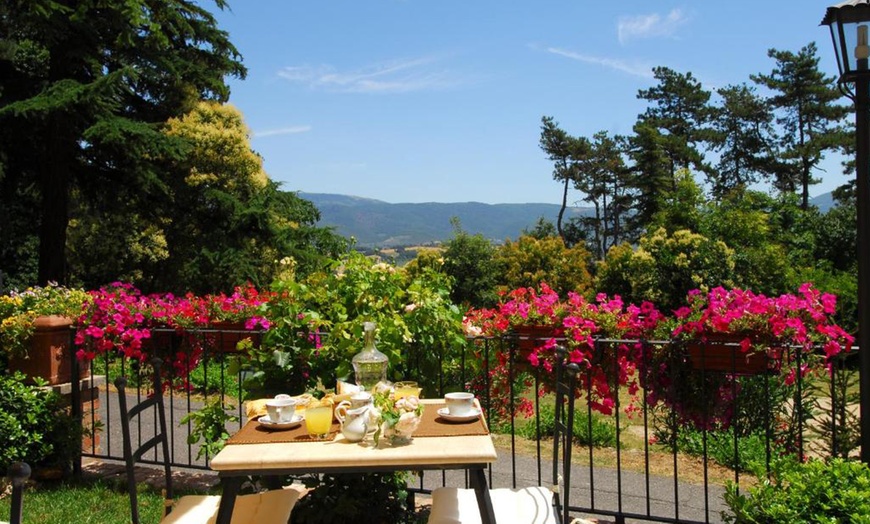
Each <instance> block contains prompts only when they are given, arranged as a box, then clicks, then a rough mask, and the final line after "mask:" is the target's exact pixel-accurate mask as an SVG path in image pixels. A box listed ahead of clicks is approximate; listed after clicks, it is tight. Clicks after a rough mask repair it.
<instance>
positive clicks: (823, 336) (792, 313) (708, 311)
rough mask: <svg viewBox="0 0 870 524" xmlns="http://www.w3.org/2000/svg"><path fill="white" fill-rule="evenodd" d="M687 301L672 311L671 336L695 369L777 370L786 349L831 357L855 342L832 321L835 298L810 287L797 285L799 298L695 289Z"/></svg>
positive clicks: (750, 292) (731, 370)
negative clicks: (814, 351) (683, 346)
mask: <svg viewBox="0 0 870 524" xmlns="http://www.w3.org/2000/svg"><path fill="white" fill-rule="evenodd" d="M687 301H688V305H687V306H684V307H681V308H679V309H678V310H677V311H675V318H676V322H677V323H676V326H675V327H674V329H673V331H672V335H673V338H674V339H676V340H680V341H683V342H684V343H685V347H686V348H687V350H688V353H689V355H688V356H689V362H690V363H691V364H692V365H693V366H694V367H695V368H696V369H704V370H709V371H723V372H730V373H734V374H752V373H759V372H766V371H769V370H771V371H776V370H778V369H780V368H781V366H782V363H783V359H786V358H788V357H789V356H790V355H788V352H789V350H790V349H793V350H796V351H800V352H803V353H806V354H808V353H811V352H812V351H813V350H814V349H815V348H822V350H823V351H824V354H825V358H826V359H830V358H831V357H834V356H836V355H838V354H840V353H841V352H843V351H849V350H850V349H851V347H852V343H853V342H854V338H853V337H852V336H851V335H849V334H848V333H846V331H845V330H844V329H842V328H841V327H840V326H838V325H837V324H836V323H834V321H833V314H834V313H835V311H836V303H837V299H836V297H835V296H834V295H832V294H829V293H821V292H820V291H818V290H817V289H815V288H814V287H813V286H812V284H809V283H806V284H803V285H801V286H800V289H799V292H798V294H783V295H780V296H778V297H767V296H765V295H763V294H756V293H753V292H752V291H749V290H744V289H731V290H726V289H724V288H721V287H717V288H715V289H713V290H711V291H710V292H709V293H706V294H705V293H701V292H700V291H699V290H693V291H691V292H689V294H688V299H687ZM784 352H785V353H784ZM792 358H794V356H793V355H792ZM792 378H793V377H792Z"/></svg>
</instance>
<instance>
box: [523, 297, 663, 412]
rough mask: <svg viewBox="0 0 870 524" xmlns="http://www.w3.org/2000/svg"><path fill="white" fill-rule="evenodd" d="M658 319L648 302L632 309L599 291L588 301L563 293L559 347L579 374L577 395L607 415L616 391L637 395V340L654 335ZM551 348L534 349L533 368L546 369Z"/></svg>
mask: <svg viewBox="0 0 870 524" xmlns="http://www.w3.org/2000/svg"><path fill="white" fill-rule="evenodd" d="M663 318H664V316H663V315H662V314H661V313H660V312H659V311H658V310H657V309H656V308H655V306H654V305H653V304H652V303H650V302H644V303H643V304H641V305H640V306H636V305H634V304H625V303H624V302H623V301H622V298H621V297H619V296H618V295H615V296H613V297H610V296H608V295H606V294H604V293H599V294H598V295H596V297H595V300H594V301H589V300H586V299H585V298H584V297H583V296H581V295H579V294H577V293H569V294H568V299H567V300H566V302H565V317H564V319H563V320H562V330H563V332H564V341H563V345H564V346H565V348H566V349H567V350H568V352H569V353H568V360H569V361H570V362H573V363H576V364H578V365H579V366H580V368H581V370H583V372H581V373H580V375H579V376H578V382H579V384H580V390H581V391H580V392H582V393H584V394H585V395H586V397H587V401H588V402H589V405H590V406H591V407H592V409H594V410H596V411H598V412H600V413H603V414H606V415H610V414H612V413H613V410H614V408H615V405H616V395H617V390H618V388H619V387H626V388H627V389H628V392H629V394H630V395H631V396H632V397H635V396H636V395H637V393H638V391H639V389H640V387H639V382H638V373H637V371H638V366H639V365H640V363H641V362H642V360H643V357H644V355H643V350H644V346H643V344H642V343H640V342H639V340H642V339H645V338H648V337H649V336H650V335H651V334H652V333H654V332H655V330H656V329H657V328H658V326H659V324H660V323H661V322H662V320H663ZM554 347H555V344H554V343H552V342H548V344H547V345H545V346H544V347H541V348H538V350H537V351H536V352H535V354H534V355H533V356H532V358H531V361H532V364H534V365H536V366H537V365H543V366H545V367H546V368H547V369H549V368H550V365H551V363H552V361H553V357H554V354H553V349H554ZM614 386H616V388H614ZM580 392H578V393H580Z"/></svg>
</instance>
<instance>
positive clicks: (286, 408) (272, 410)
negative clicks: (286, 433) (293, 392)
mask: <svg viewBox="0 0 870 524" xmlns="http://www.w3.org/2000/svg"><path fill="white" fill-rule="evenodd" d="M266 411H267V412H268V413H269V420H271V421H272V422H290V421H291V420H293V415H295V414H296V400H294V399H292V398H273V399H271V400H268V401H266Z"/></svg>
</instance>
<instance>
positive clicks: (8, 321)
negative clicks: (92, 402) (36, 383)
mask: <svg viewBox="0 0 870 524" xmlns="http://www.w3.org/2000/svg"><path fill="white" fill-rule="evenodd" d="M88 302H89V296H88V294H87V293H85V292H84V291H82V290H79V289H70V288H67V287H64V286H59V285H57V284H56V283H49V284H48V285H46V286H44V287H39V286H37V287H32V288H28V289H27V290H25V291H22V292H17V291H13V292H11V293H9V294H6V295H2V296H0V352H2V353H3V354H4V356H5V357H6V359H7V362H8V366H9V368H10V369H13V370H19V371H22V372H24V373H25V374H26V375H28V376H30V377H39V378H42V379H45V380H47V381H48V382H49V384H61V383H65V382H69V381H70V380H71V378H72V377H71V360H72V358H71V351H70V340H71V331H70V330H71V326H72V324H73V319H74V318H76V317H77V316H78V315H79V313H80V312H81V311H82V308H83V307H86V306H87V304H88ZM87 371H88V370H87V368H86V367H85V366H82V368H81V370H80V375H81V376H82V377H84V376H86V375H87Z"/></svg>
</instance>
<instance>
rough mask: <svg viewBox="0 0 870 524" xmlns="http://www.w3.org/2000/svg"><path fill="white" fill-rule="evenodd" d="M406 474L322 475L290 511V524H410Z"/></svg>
mask: <svg viewBox="0 0 870 524" xmlns="http://www.w3.org/2000/svg"><path fill="white" fill-rule="evenodd" d="M407 476H408V474H407V473H404V472H396V473H374V474H363V473H356V474H351V473H346V474H341V475H323V476H322V478H321V479H320V481H319V482H318V481H317V480H316V479H315V480H313V481H312V483H311V484H310V485H309V483H308V482H306V485H308V487H313V488H314V489H313V490H311V491H309V492H308V494H307V495H305V496H304V497H303V498H302V499H300V500H299V502H298V503H296V506H294V507H293V513H292V514H291V515H290V522H291V524H303V523H304V524H333V523H342V524H344V523H345V522H354V523H356V524H406V523H411V522H414V513H413V508H409V507H408V491H407V486H406V479H407Z"/></svg>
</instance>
